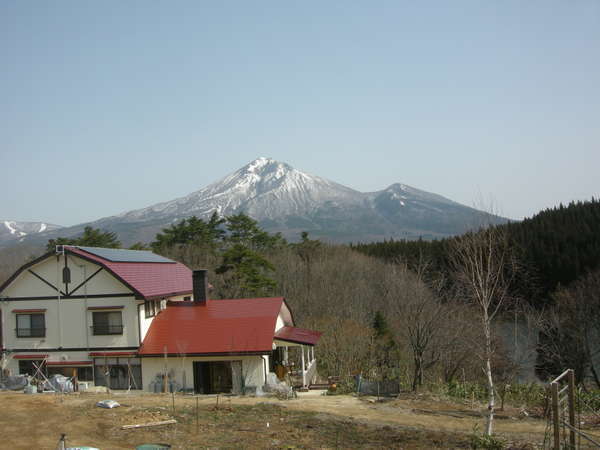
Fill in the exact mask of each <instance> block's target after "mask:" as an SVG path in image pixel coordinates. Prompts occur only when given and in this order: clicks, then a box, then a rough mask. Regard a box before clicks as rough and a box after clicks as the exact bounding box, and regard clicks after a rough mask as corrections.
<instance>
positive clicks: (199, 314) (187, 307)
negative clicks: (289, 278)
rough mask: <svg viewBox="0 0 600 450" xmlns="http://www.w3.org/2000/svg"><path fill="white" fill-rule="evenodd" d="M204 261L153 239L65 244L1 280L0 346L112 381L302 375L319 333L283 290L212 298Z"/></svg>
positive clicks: (51, 369)
mask: <svg viewBox="0 0 600 450" xmlns="http://www.w3.org/2000/svg"><path fill="white" fill-rule="evenodd" d="M207 286H208V282H207V279H206V271H203V270H201V271H195V272H193V273H192V271H191V270H190V269H188V268H187V267H186V266H184V265H183V264H181V263H177V262H175V261H172V260H170V259H167V258H164V257H162V256H159V255H156V254H154V253H151V252H148V251H135V250H121V249H106V248H93V247H80V246H59V247H57V251H56V252H51V253H48V254H45V255H43V256H42V257H40V258H38V259H36V260H34V261H32V262H30V263H28V264H25V265H24V266H23V267H21V268H20V269H19V270H17V271H16V272H15V274H14V275H13V276H11V277H10V278H9V279H8V280H7V281H6V282H5V283H4V284H3V285H2V286H0V318H1V322H0V324H1V333H0V339H1V340H0V349H1V351H2V359H3V363H4V364H3V366H4V367H6V370H8V371H9V372H11V373H12V374H17V373H20V374H23V373H28V374H32V373H34V372H35V368H34V364H35V365H36V366H41V367H43V370H44V371H45V372H46V373H47V374H52V373H57V372H60V373H63V374H65V375H69V376H71V375H73V374H76V375H77V377H78V380H79V381H80V382H87V383H88V384H95V385H102V386H105V385H108V386H109V387H110V388H112V389H128V388H131V389H144V390H159V389H160V390H162V389H163V388H164V386H166V384H167V383H169V384H170V385H171V388H176V389H186V390H194V391H195V392H198V393H216V392H236V393H237V392H242V390H244V389H245V388H247V387H258V386H262V385H263V384H264V383H265V382H266V379H267V374H268V372H269V371H277V372H278V373H279V374H280V375H281V371H280V370H279V369H281V367H278V366H284V365H285V364H286V363H287V360H288V348H289V347H291V346H295V347H298V348H299V350H298V351H299V352H300V354H301V361H302V363H301V366H302V367H301V368H300V370H301V372H300V373H301V375H302V384H303V385H304V386H308V385H309V384H310V382H311V381H312V378H313V377H314V375H315V369H316V359H315V357H314V345H315V344H316V343H317V341H318V339H319V337H320V333H319V332H316V331H311V330H304V329H301V328H297V327H295V326H294V319H293V316H292V312H291V310H290V308H289V306H288V305H287V303H286V301H285V299H284V298H281V297H279V298H253V299H236V300H209V299H208V295H207V291H208V289H207Z"/></svg>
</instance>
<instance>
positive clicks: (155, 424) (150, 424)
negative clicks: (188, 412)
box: [121, 419, 177, 430]
mask: <svg viewBox="0 0 600 450" xmlns="http://www.w3.org/2000/svg"><path fill="white" fill-rule="evenodd" d="M174 423H177V421H176V420H175V419H170V420H161V421H160V422H148V423H137V424H135V425H123V426H122V427H121V430H131V429H134V428H148V427H158V426H160V425H171V424H174Z"/></svg>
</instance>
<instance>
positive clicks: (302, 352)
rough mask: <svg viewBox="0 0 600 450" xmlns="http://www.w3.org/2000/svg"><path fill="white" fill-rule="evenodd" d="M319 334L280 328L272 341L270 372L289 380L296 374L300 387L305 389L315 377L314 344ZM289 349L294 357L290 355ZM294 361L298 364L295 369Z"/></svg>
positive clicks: (297, 329)
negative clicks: (286, 377)
mask: <svg viewBox="0 0 600 450" xmlns="http://www.w3.org/2000/svg"><path fill="white" fill-rule="evenodd" d="M320 336H321V333H319V332H317V331H312V330H306V329H302V328H296V327H282V328H281V329H279V330H278V331H277V332H276V333H275V339H274V341H273V344H274V347H275V348H274V350H273V356H272V361H273V362H272V367H271V371H273V372H275V373H276V374H277V377H278V378H279V379H283V378H284V376H285V375H286V374H290V378H291V377H292V376H294V375H295V374H297V376H298V378H299V379H300V380H299V382H300V383H301V385H300V386H301V387H302V388H305V389H307V388H308V387H309V386H310V385H311V384H313V383H314V382H315V380H316V377H317V359H316V358H315V344H316V343H317V341H318V340H319V338H320ZM290 348H292V349H294V350H293V352H294V353H295V355H290ZM294 360H295V361H298V362H299V366H300V368H299V369H296V364H295V362H294Z"/></svg>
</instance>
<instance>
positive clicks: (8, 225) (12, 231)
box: [4, 220, 17, 234]
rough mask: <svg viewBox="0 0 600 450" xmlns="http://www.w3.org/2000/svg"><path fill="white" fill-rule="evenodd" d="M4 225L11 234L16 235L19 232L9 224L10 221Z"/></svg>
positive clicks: (6, 221)
mask: <svg viewBox="0 0 600 450" xmlns="http://www.w3.org/2000/svg"><path fill="white" fill-rule="evenodd" d="M12 223H13V224H14V222H12ZM4 225H5V226H6V228H8V231H10V234H15V233H16V232H17V229H16V228H13V227H12V224H11V222H9V221H8V220H5V221H4ZM15 225H16V224H15Z"/></svg>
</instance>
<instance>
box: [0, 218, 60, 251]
mask: <svg viewBox="0 0 600 450" xmlns="http://www.w3.org/2000/svg"><path fill="white" fill-rule="evenodd" d="M60 228H62V227H61V226H60V225H54V224H51V223H46V222H19V221H15V220H0V247H5V246H8V245H11V244H15V243H18V242H23V241H25V239H26V238H28V237H29V238H31V236H37V235H39V234H43V233H47V232H51V231H55V230H59V229H60Z"/></svg>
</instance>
